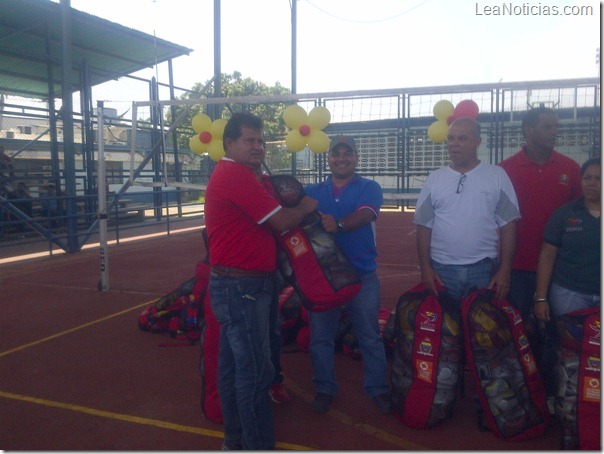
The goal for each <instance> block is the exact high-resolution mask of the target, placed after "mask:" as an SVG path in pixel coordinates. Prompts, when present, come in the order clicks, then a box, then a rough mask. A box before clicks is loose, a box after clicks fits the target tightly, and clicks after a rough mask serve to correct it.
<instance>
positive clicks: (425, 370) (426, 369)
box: [415, 359, 434, 383]
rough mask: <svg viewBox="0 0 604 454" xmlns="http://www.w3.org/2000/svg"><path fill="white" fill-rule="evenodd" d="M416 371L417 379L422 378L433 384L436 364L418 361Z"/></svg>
mask: <svg viewBox="0 0 604 454" xmlns="http://www.w3.org/2000/svg"><path fill="white" fill-rule="evenodd" d="M415 369H416V370H417V378H420V379H422V380H424V381H425V382H428V383H432V381H433V379H432V375H433V371H434V363H433V362H432V361H426V360H425V359H416V360H415Z"/></svg>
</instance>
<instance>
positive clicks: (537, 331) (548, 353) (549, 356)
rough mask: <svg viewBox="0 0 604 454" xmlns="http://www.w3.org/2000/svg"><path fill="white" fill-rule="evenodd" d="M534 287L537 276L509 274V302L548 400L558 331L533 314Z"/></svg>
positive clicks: (553, 379) (519, 272)
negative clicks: (521, 321) (533, 358)
mask: <svg viewBox="0 0 604 454" xmlns="http://www.w3.org/2000/svg"><path fill="white" fill-rule="evenodd" d="M536 287H537V273H536V272H535V271H527V270H512V276H511V280H510V290H509V292H508V298H507V299H508V301H509V302H510V304H511V305H512V306H514V307H515V308H516V309H518V312H520V315H521V316H522V320H523V322H524V328H525V330H526V334H527V336H528V340H529V344H530V345H531V349H532V350H533V353H534V355H535V359H536V361H537V366H538V368H539V372H540V373H541V377H542V378H543V383H544V385H545V391H546V394H547V395H548V396H555V395H556V392H557V390H556V387H557V385H556V381H557V376H556V374H557V372H556V366H555V365H556V355H557V353H556V350H557V343H558V341H557V338H558V331H557V330H556V324H555V322H554V320H553V319H552V320H550V321H548V322H542V321H539V320H537V318H536V317H535V314H533V298H534V295H535V289H536Z"/></svg>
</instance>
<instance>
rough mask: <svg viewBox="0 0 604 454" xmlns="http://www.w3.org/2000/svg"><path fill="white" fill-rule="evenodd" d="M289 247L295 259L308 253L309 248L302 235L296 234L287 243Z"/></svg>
mask: <svg viewBox="0 0 604 454" xmlns="http://www.w3.org/2000/svg"><path fill="white" fill-rule="evenodd" d="M287 247H288V249H289V250H290V252H291V254H292V256H293V257H295V258H298V257H300V256H301V255H304V254H306V253H307V252H308V246H307V244H306V241H304V238H302V236H301V235H300V234H296V233H295V234H294V235H292V237H291V238H290V239H289V240H288V241H287Z"/></svg>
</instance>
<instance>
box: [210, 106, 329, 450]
mask: <svg viewBox="0 0 604 454" xmlns="http://www.w3.org/2000/svg"><path fill="white" fill-rule="evenodd" d="M223 141H224V146H225V150H226V155H225V157H224V158H222V160H220V162H218V165H217V166H216V169H214V172H213V173H212V176H211V178H210V182H209V183H208V187H207V189H206V195H205V220H206V229H207V232H208V241H209V250H210V251H211V253H210V265H211V271H210V284H209V289H210V303H211V306H212V310H213V312H214V315H215V316H216V319H217V320H218V323H219V324H220V347H219V354H218V355H219V359H218V393H219V395H220V405H221V408H222V415H223V419H224V444H223V449H227V450H228V449H261V450H268V449H273V448H274V444H275V429H274V421H273V414H272V408H271V404H270V398H269V393H268V391H269V388H270V387H271V385H272V383H273V379H274V376H275V371H274V368H273V365H272V362H271V351H270V346H269V343H270V341H269V329H270V315H269V312H270V311H269V308H270V304H271V300H272V298H273V272H274V271H275V269H276V264H277V252H276V251H277V245H276V242H275V238H274V236H273V231H277V232H281V231H284V230H287V229H289V228H292V227H294V226H295V225H297V224H299V223H300V221H301V220H302V219H303V218H304V217H305V216H306V215H307V214H309V213H311V212H312V211H314V210H315V209H316V208H317V202H316V201H315V200H313V199H311V198H309V197H304V198H303V199H302V201H301V202H300V203H299V204H298V205H297V206H296V207H294V208H285V207H282V206H281V205H280V204H279V202H277V200H276V199H275V198H274V197H273V196H272V195H271V194H269V192H268V191H267V190H266V189H265V188H264V187H263V186H262V183H261V179H262V177H261V173H262V172H261V167H262V163H263V162H264V158H265V154H266V150H265V141H264V133H263V125H262V120H261V119H260V118H258V117H256V116H254V115H250V114H245V113H236V114H233V116H232V117H231V119H230V120H229V122H228V123H227V125H226V127H225V129H224V134H223Z"/></svg>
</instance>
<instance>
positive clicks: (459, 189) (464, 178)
mask: <svg viewBox="0 0 604 454" xmlns="http://www.w3.org/2000/svg"><path fill="white" fill-rule="evenodd" d="M464 181H466V174H465V173H462V174H461V176H460V177H459V183H457V194H459V193H460V192H461V191H463V182H464Z"/></svg>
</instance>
